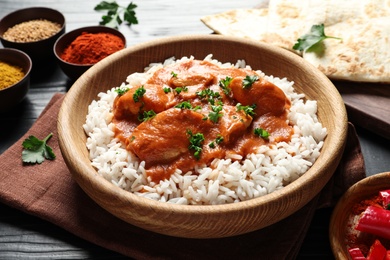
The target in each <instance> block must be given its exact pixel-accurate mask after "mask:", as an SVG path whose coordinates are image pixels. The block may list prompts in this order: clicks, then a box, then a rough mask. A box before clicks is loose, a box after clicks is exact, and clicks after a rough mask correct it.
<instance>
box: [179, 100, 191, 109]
mask: <svg viewBox="0 0 390 260" xmlns="http://www.w3.org/2000/svg"><path fill="white" fill-rule="evenodd" d="M175 107H176V108H180V109H192V105H191V103H190V102H189V101H183V102H181V103H179V104H177V105H176V106H175Z"/></svg>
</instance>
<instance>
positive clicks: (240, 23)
mask: <svg viewBox="0 0 390 260" xmlns="http://www.w3.org/2000/svg"><path fill="white" fill-rule="evenodd" d="M201 21H202V22H203V23H204V24H205V25H207V26H208V27H209V28H210V29H211V30H213V31H214V32H215V33H218V34H222V35H230V36H239V37H245V38H252V39H253V38H256V37H257V36H258V35H262V34H263V33H264V32H265V31H266V30H267V26H268V24H267V23H268V9H237V10H231V11H228V12H224V13H219V14H215V15H209V16H205V17H202V18H201Z"/></svg>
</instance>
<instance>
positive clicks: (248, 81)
mask: <svg viewBox="0 0 390 260" xmlns="http://www.w3.org/2000/svg"><path fill="white" fill-rule="evenodd" d="M258 80H259V77H258V76H256V75H251V76H249V75H246V77H245V78H244V79H243V80H242V87H243V88H245V89H247V88H250V87H252V85H253V83H255V82H256V81H258Z"/></svg>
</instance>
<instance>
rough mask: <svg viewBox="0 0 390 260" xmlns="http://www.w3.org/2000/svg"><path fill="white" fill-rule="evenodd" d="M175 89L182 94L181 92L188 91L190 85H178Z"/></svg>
mask: <svg viewBox="0 0 390 260" xmlns="http://www.w3.org/2000/svg"><path fill="white" fill-rule="evenodd" d="M175 91H176V93H177V94H180V93H181V92H188V87H177V88H175Z"/></svg>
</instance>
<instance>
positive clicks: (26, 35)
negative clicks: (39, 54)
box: [3, 19, 61, 42]
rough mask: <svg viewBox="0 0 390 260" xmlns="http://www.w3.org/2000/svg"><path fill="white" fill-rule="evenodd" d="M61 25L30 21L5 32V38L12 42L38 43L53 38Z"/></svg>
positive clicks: (42, 20) (41, 20) (38, 20)
mask: <svg viewBox="0 0 390 260" xmlns="http://www.w3.org/2000/svg"><path fill="white" fill-rule="evenodd" d="M60 30H61V25H60V24H58V23H54V22H51V21H48V20H45V19H37V20H30V21H26V22H22V23H19V24H16V25H14V26H12V27H10V28H8V29H7V31H5V32H4V34H3V38H4V39H6V40H8V41H11V42H36V41H41V40H44V39H47V38H49V37H50V36H53V35H54V34H56V33H57V32H59V31H60Z"/></svg>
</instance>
